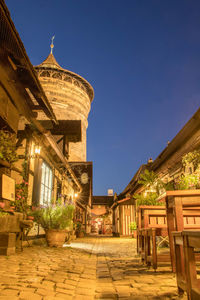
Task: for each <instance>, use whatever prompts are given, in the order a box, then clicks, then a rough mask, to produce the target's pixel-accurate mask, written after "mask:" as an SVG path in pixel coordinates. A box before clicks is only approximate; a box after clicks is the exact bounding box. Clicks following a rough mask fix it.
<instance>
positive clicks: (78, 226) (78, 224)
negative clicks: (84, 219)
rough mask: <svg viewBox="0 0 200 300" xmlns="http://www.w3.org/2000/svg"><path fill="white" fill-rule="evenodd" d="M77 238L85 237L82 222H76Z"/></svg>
mask: <svg viewBox="0 0 200 300" xmlns="http://www.w3.org/2000/svg"><path fill="white" fill-rule="evenodd" d="M75 232H76V236H77V237H79V238H82V237H84V235H85V233H84V230H83V229H82V223H81V222H79V221H78V222H76V231H75Z"/></svg>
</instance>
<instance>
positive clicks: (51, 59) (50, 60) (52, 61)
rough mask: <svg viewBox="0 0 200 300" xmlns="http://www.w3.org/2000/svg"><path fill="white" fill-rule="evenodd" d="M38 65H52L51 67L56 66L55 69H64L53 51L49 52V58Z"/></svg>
mask: <svg viewBox="0 0 200 300" xmlns="http://www.w3.org/2000/svg"><path fill="white" fill-rule="evenodd" d="M37 67H47V68H48V67H50V68H54V69H61V70H64V69H63V68H62V67H61V66H60V65H59V64H58V63H57V61H56V59H55V57H54V55H53V54H52V53H50V54H49V56H47V58H46V59H45V60H44V61H43V62H42V63H41V64H40V65H38V66H37Z"/></svg>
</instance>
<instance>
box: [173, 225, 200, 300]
mask: <svg viewBox="0 0 200 300" xmlns="http://www.w3.org/2000/svg"><path fill="white" fill-rule="evenodd" d="M173 238H174V249H175V258H176V279H177V287H178V292H179V295H182V294H183V293H184V291H186V292H187V294H188V299H189V300H197V299H200V279H198V278H197V271H196V260H197V259H198V260H199V258H200V255H199V254H197V253H195V251H194V250H195V248H198V249H199V248H200V231H199V230H184V231H182V232H173ZM182 250H183V251H182Z"/></svg>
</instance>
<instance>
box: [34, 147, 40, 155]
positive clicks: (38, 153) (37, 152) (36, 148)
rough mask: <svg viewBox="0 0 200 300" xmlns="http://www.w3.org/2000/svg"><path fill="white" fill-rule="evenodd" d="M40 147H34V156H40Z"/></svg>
mask: <svg viewBox="0 0 200 300" xmlns="http://www.w3.org/2000/svg"><path fill="white" fill-rule="evenodd" d="M40 151H41V146H39V145H35V155H40Z"/></svg>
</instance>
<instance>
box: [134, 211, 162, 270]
mask: <svg viewBox="0 0 200 300" xmlns="http://www.w3.org/2000/svg"><path fill="white" fill-rule="evenodd" d="M137 227H138V232H137V252H138V254H140V255H141V258H142V260H143V261H145V262H146V263H148V264H150V263H151V262H152V261H157V260H156V259H155V254H156V252H155V251H153V252H152V253H153V254H152V255H151V254H150V251H151V249H152V247H151V246H150V245H151V243H150V236H151V233H152V234H153V236H154V234H155V235H157V236H160V237H163V238H166V236H167V220H166V212H165V206H153V205H149V206H147V205H142V206H139V207H138V210H137ZM153 228H155V230H153V231H152V229H153ZM154 242H155V243H154V245H156V239H154ZM152 256H153V259H152ZM154 266H156V267H157V265H156V263H154Z"/></svg>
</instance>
